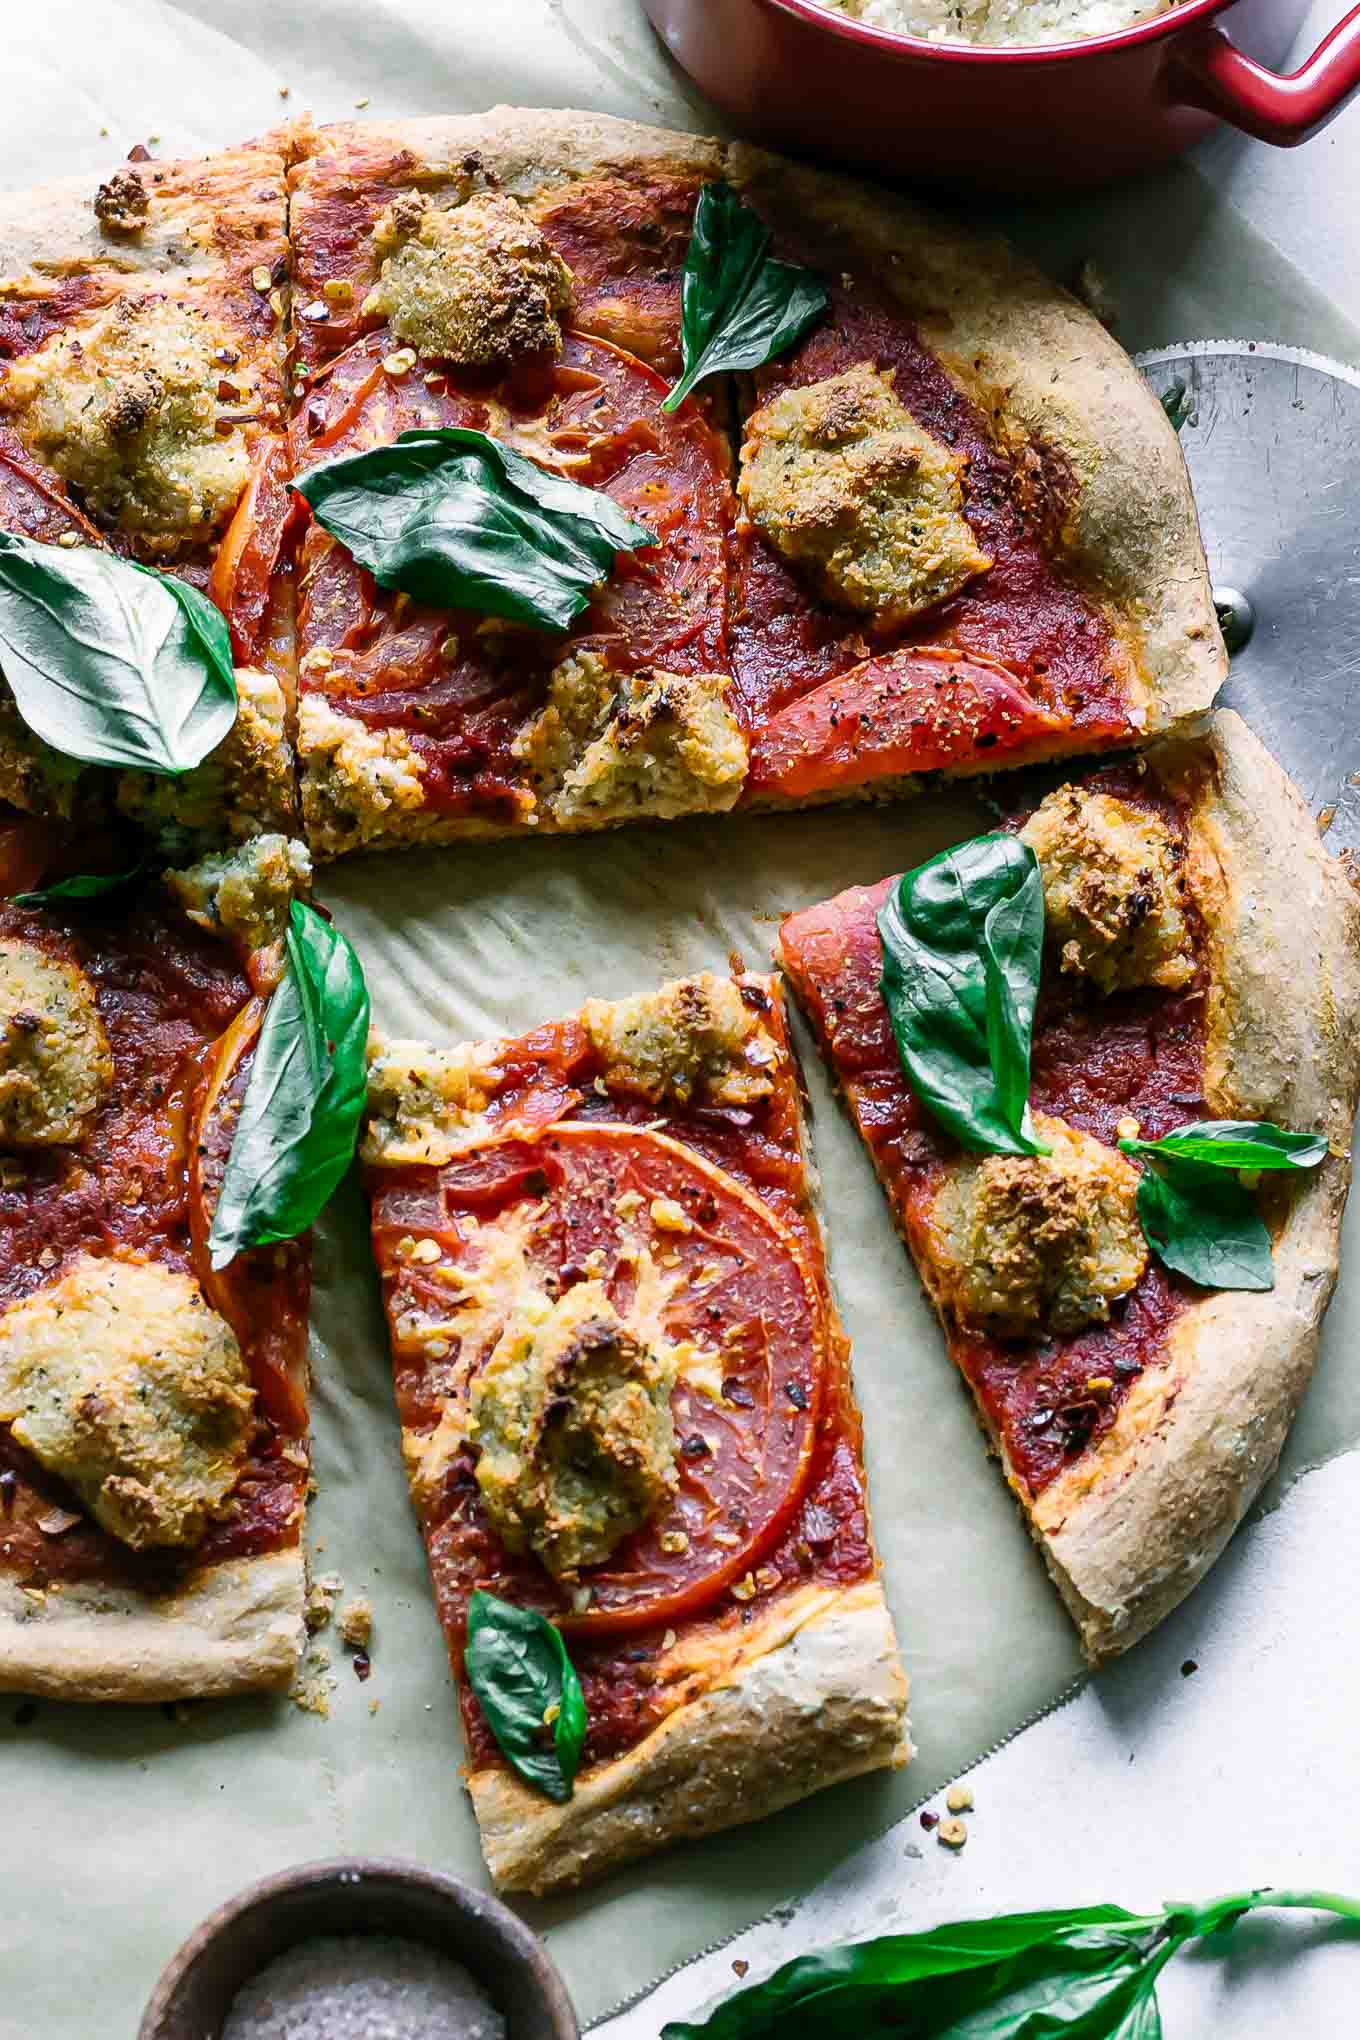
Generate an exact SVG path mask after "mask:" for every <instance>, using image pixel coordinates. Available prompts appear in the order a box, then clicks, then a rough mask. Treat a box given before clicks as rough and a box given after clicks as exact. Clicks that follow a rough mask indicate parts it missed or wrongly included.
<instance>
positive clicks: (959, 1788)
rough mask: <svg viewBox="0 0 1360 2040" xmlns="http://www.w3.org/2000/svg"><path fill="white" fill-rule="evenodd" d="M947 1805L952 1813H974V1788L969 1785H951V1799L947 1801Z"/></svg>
mask: <svg viewBox="0 0 1360 2040" xmlns="http://www.w3.org/2000/svg"><path fill="white" fill-rule="evenodd" d="M945 1805H946V1806H947V1807H948V1808H949V1811H950V1812H951V1813H971V1812H972V1811H973V1792H972V1787H971V1786H968V1785H951V1786H950V1788H949V1797H948V1798H947V1799H946V1800H945Z"/></svg>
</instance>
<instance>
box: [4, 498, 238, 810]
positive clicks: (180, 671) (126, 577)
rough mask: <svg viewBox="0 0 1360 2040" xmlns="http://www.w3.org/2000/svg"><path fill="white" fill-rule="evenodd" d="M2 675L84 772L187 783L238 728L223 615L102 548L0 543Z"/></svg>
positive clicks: (39, 731)
mask: <svg viewBox="0 0 1360 2040" xmlns="http://www.w3.org/2000/svg"><path fill="white" fill-rule="evenodd" d="M0 668H2V669H3V671H4V676H5V678H6V680H7V681H8V682H9V685H10V689H11V691H12V693H13V695H14V700H15V705H16V707H17V708H18V710H19V713H20V715H21V716H22V717H23V719H24V721H25V722H26V723H27V724H28V727H29V728H30V729H31V730H32V731H33V733H34V735H35V736H38V737H41V738H42V740H43V742H44V743H45V744H50V745H51V746H52V748H53V750H55V751H60V752H62V753H63V754H64V755H65V756H66V757H68V758H79V759H81V760H82V761H83V762H84V763H85V764H87V765H117V766H131V767H133V768H134V769H136V770H138V771H142V772H159V773H163V774H166V775H174V774H176V773H180V772H187V771H188V770H189V769H190V768H191V767H192V766H194V765H197V764H199V763H201V761H202V760H203V759H204V758H206V756H207V755H208V753H209V751H211V750H212V749H213V748H214V746H215V745H217V744H220V743H221V741H222V739H223V737H225V736H226V734H227V732H228V731H229V730H230V729H231V727H232V724H233V723H234V722H235V720H236V680H235V675H234V674H233V672H232V664H231V641H230V638H229V635H228V632H227V624H226V619H225V617H224V616H223V615H222V613H221V611H220V610H219V609H217V608H216V607H215V606H214V604H213V603H211V602H209V601H208V599H207V597H206V596H204V595H200V594H199V592H198V590H197V589H196V588H190V587H189V586H188V585H187V584H186V583H185V582H183V581H179V580H177V579H176V578H175V576H174V575H173V574H158V573H155V572H153V570H152V569H151V568H150V567H140V566H137V565H135V564H134V563H133V562H132V561H131V560H124V559H120V558H119V557H118V556H117V554H116V553H109V552H101V551H100V550H99V549H98V547H96V546H72V547H70V548H68V547H66V546H58V545H40V544H38V543H37V542H36V541H35V540H34V539H30V538H21V537H19V536H17V535H16V534H15V533H14V532H9V531H4V532H0Z"/></svg>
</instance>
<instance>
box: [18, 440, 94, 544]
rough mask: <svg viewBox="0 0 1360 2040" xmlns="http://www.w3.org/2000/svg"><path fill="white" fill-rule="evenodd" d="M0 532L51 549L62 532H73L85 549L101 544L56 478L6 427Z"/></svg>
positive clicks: (87, 519) (92, 527)
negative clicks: (36, 541)
mask: <svg viewBox="0 0 1360 2040" xmlns="http://www.w3.org/2000/svg"><path fill="white" fill-rule="evenodd" d="M0 530H3V531H19V532H22V533H23V534H24V536H25V537H26V538H36V539H39V540H41V541H42V543H43V544H45V545H55V544H56V542H57V540H58V539H59V538H60V537H61V536H62V534H63V533H64V532H68V531H74V532H76V533H78V535H79V537H80V539H81V540H82V542H83V543H84V544H85V545H97V546H102V545H103V544H104V540H103V538H102V537H101V536H100V534H99V532H98V531H97V530H96V529H95V527H94V525H93V524H91V522H90V520H89V518H88V517H86V516H84V515H83V513H82V512H81V511H79V510H77V508H76V506H75V504H74V503H73V502H72V501H71V498H70V497H69V496H68V495H67V493H66V491H65V489H64V488H63V487H62V485H61V483H60V481H59V480H58V479H57V477H56V475H54V474H53V473H52V472H51V471H50V470H49V469H47V468H44V467H40V466H39V464H38V462H37V461H35V460H34V459H33V457H32V455H31V454H30V453H29V451H28V448H27V447H26V446H25V445H24V442H23V440H22V439H20V437H19V435H18V433H17V432H15V431H14V430H13V428H12V427H11V426H8V425H0Z"/></svg>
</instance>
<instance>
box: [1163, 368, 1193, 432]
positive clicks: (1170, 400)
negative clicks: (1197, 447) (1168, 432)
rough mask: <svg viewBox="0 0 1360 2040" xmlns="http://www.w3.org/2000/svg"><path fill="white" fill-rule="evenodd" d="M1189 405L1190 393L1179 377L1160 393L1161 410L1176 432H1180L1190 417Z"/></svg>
mask: <svg viewBox="0 0 1360 2040" xmlns="http://www.w3.org/2000/svg"><path fill="white" fill-rule="evenodd" d="M1190 405H1191V397H1190V392H1189V390H1188V389H1187V388H1186V386H1185V382H1184V379H1183V378H1182V377H1181V376H1177V377H1176V378H1175V380H1174V381H1173V382H1169V383H1168V384H1167V386H1166V388H1165V389H1164V390H1163V391H1162V409H1163V410H1164V411H1165V412H1166V415H1167V417H1168V418H1169V419H1170V420H1171V423H1172V424H1173V425H1174V426H1175V428H1176V430H1177V432H1179V431H1180V429H1181V427H1182V426H1183V425H1184V423H1185V421H1186V419H1187V418H1188V417H1189V416H1190Z"/></svg>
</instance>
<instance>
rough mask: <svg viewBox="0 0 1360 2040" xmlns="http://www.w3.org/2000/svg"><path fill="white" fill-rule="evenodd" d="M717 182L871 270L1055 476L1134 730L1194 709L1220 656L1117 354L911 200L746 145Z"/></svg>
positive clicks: (1060, 293) (1146, 406) (1128, 374)
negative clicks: (1137, 694)
mask: <svg viewBox="0 0 1360 2040" xmlns="http://www.w3.org/2000/svg"><path fill="white" fill-rule="evenodd" d="M726 174H727V176H728V177H729V178H730V179H731V181H732V182H733V184H735V185H736V187H737V189H738V190H740V191H742V192H744V193H746V194H748V195H749V196H750V197H751V198H752V199H754V200H757V201H758V202H759V204H760V207H761V209H762V211H764V212H765V213H766V214H767V215H768V216H769V217H770V218H772V219H774V220H781V219H782V220H787V221H788V222H789V223H790V225H792V226H796V225H797V224H798V223H799V222H802V223H804V224H806V225H810V226H812V227H814V228H816V229H818V230H819V231H822V232H830V233H833V234H835V235H838V236H842V237H843V238H844V242H845V245H846V249H847V256H848V257H853V258H856V259H858V260H862V259H863V258H864V257H865V256H866V255H867V256H869V257H870V258H871V259H872V258H873V257H875V256H876V257H877V258H878V263H877V265H876V267H877V274H878V276H879V279H880V281H881V283H882V284H883V286H884V287H885V288H886V289H888V290H889V291H890V292H891V294H892V296H893V297H894V298H895V299H896V300H897V301H898V302H899V303H900V304H901V305H902V306H903V308H904V310H906V311H907V312H908V313H909V314H910V316H911V318H912V321H913V323H914V324H915V326H916V328H917V331H918V332H919V333H920V335H921V338H922V340H923V341H924V342H925V344H926V345H927V346H928V347H929V348H930V349H931V350H932V352H933V353H935V354H936V355H937V356H938V357H939V359H940V360H941V361H942V362H943V364H944V365H945V367H946V368H947V369H948V371H949V373H950V375H951V376H952V377H953V378H954V379H955V380H956V381H957V383H958V384H959V386H960V387H961V388H962V389H963V390H964V392H965V393H966V394H967V395H968V396H969V397H971V398H972V400H973V401H974V402H975V403H976V404H977V405H978V407H979V408H980V409H981V411H982V412H983V413H984V415H986V416H988V417H991V418H993V419H995V420H996V428H995V429H996V430H997V431H998V433H999V434H1000V435H1001V438H1002V441H1003V444H1005V445H1006V446H1007V448H1008V450H1009V451H1010V453H1011V455H1012V457H1013V458H1024V459H1033V460H1036V461H1037V469H1038V472H1040V473H1041V474H1045V475H1053V478H1054V483H1055V487H1056V488H1057V489H1058V491H1059V492H1060V493H1061V494H1062V495H1063V496H1064V497H1065V501H1064V502H1063V506H1062V515H1061V518H1060V520H1059V527H1058V535H1059V555H1060V557H1061V558H1062V559H1063V560H1064V562H1065V564H1066V565H1067V567H1068V569H1069V571H1070V572H1071V573H1072V574H1073V576H1074V577H1075V578H1076V579H1077V580H1078V581H1079V582H1080V584H1081V585H1082V587H1083V588H1084V589H1085V590H1086V591H1087V592H1088V593H1089V594H1090V595H1092V596H1093V597H1094V598H1096V599H1097V600H1099V601H1100V602H1101V603H1102V604H1103V605H1104V606H1105V608H1106V610H1107V614H1108V617H1109V622H1110V624H1111V627H1112V629H1113V630H1114V632H1115V634H1116V636H1117V637H1118V638H1119V639H1120V641H1121V642H1122V643H1123V644H1124V645H1125V646H1126V648H1127V649H1128V651H1129V652H1130V654H1131V655H1132V659H1133V663H1134V667H1135V670H1136V672H1137V673H1138V675H1139V677H1140V678H1141V681H1142V684H1143V687H1144V689H1145V700H1144V702H1143V704H1142V706H1143V711H1144V714H1145V717H1146V722H1145V730H1146V733H1147V734H1148V735H1149V736H1151V735H1154V734H1156V733H1157V732H1158V731H1161V730H1166V729H1169V728H1171V727H1172V726H1174V725H1175V724H1177V723H1180V722H1182V721H1184V719H1185V718H1186V717H1188V716H1192V715H1195V714H1198V713H1199V712H1200V711H1202V710H1203V709H1206V708H1207V707H1208V706H1209V704H1210V703H1211V702H1212V700H1213V698H1214V695H1215V693H1216V692H1217V690H1218V688H1219V686H1220V684H1221V683H1222V680H1223V678H1224V675H1225V674H1226V672H1227V657H1226V654H1225V652H1224V650H1223V643H1222V639H1221V636H1220V634H1219V629H1218V624H1217V621H1216V618H1215V615H1214V607H1213V600H1212V596H1211V593H1210V587H1209V576H1208V569H1207V567H1206V564H1205V559H1204V548H1203V545H1202V543H1201V541H1200V535H1199V525H1198V522H1197V519H1196V516H1195V506H1194V500H1193V498H1192V496H1191V493H1190V482H1189V477H1188V476H1187V474H1186V471H1185V463H1184V461H1183V460H1182V458H1181V452H1180V447H1179V444H1178V443H1177V439H1176V435H1175V432H1174V431H1173V430H1172V427H1171V425H1170V424H1169V423H1168V421H1167V418H1166V416H1165V414H1164V412H1163V411H1162V407H1161V405H1160V404H1159V403H1158V402H1157V399H1156V398H1155V397H1154V396H1153V395H1152V393H1151V391H1150V390H1149V389H1148V388H1147V386H1146V384H1145V383H1144V381H1143V379H1142V377H1141V376H1140V375H1139V373H1138V371H1137V369H1136V368H1135V367H1134V365H1133V363H1132V361H1130V359H1129V357H1128V355H1127V354H1125V352H1124V350H1123V348H1122V347H1120V346H1119V344H1118V343H1117V341H1115V340H1113V339H1111V337H1110V335H1109V334H1108V333H1107V332H1106V331H1105V329H1104V327H1103V326H1101V325H1100V323H1099V321H1098V320H1097V319H1095V318H1094V317H1093V316H1092V315H1091V313H1090V312H1088V311H1087V310H1085V308H1084V307H1083V306H1081V305H1079V304H1078V303H1077V301H1076V300H1075V299H1074V298H1071V297H1069V296H1068V294H1067V292H1066V291H1064V290H1062V289H1060V288H1059V286H1058V285H1057V284H1055V283H1053V282H1051V281H1050V280H1049V279H1048V278H1047V277H1045V276H1043V275H1042V274H1041V273H1040V272H1039V271H1038V270H1036V269H1033V268H1031V267H1030V265H1029V264H1028V263H1027V262H1025V261H1023V260H1022V259H1021V257H1020V256H1019V255H1017V254H1016V253H1015V252H1014V251H1013V250H1012V249H1011V248H1009V247H1008V246H1007V245H1006V243H1005V242H1003V241H997V240H992V239H985V238H983V237H981V236H979V235H976V234H973V233H971V232H969V231H968V229H966V228H965V227H962V226H960V225H959V224H958V222H957V221H955V220H953V219H950V218H947V217H945V216H944V215H941V214H937V213H932V212H929V211H927V210H926V209H925V208H924V207H921V206H918V205H916V204H914V203H913V202H912V201H910V200H908V199H904V198H898V197H896V196H890V195H889V194H888V193H887V192H885V191H881V190H879V189H877V188H876V187H874V186H872V185H869V184H865V183H861V182H857V181H855V180H852V179H850V178H844V177H836V176H832V175H831V174H829V173H828V172H825V171H821V170H811V169H807V168H805V167H803V166H802V165H799V164H796V163H791V162H789V161H788V160H786V159H785V158H783V157H778V156H770V155H767V154H765V153H764V152H763V151H761V150H758V149H752V148H749V147H747V146H746V145H745V144H743V143H735V144H733V145H732V147H731V148H730V149H729V150H728V151H727V155H726ZM1055 469H1056V470H1057V473H1056V474H1054V470H1055Z"/></svg>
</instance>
